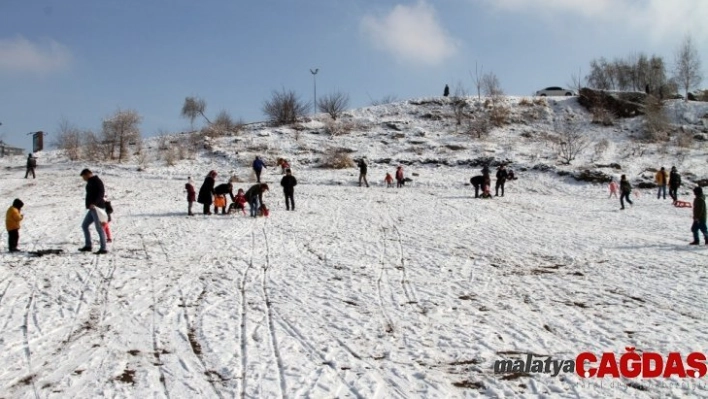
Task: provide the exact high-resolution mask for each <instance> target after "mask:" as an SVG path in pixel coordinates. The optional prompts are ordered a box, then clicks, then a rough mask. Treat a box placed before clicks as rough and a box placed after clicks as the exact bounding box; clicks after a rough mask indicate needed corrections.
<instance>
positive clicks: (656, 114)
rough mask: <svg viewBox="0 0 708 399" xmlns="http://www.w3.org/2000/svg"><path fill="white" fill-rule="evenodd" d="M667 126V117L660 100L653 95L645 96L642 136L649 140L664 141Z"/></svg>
mask: <svg viewBox="0 0 708 399" xmlns="http://www.w3.org/2000/svg"><path fill="white" fill-rule="evenodd" d="M669 127H670V126H669V118H668V116H667V115H666V112H665V111H664V107H663V105H662V103H661V101H660V100H659V99H658V98H656V97H654V96H647V100H646V103H645V106H644V131H645V137H644V138H645V139H646V140H647V141H650V142H654V141H665V140H666V139H667V138H668V136H667V134H666V132H667V131H668V130H669Z"/></svg>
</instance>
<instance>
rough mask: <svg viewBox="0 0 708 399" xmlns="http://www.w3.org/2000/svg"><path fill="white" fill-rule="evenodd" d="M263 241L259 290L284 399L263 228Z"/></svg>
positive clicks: (268, 251)
mask: <svg viewBox="0 0 708 399" xmlns="http://www.w3.org/2000/svg"><path fill="white" fill-rule="evenodd" d="M263 239H264V242H265V247H266V254H265V255H266V259H265V264H264V265H263V269H262V271H263V273H262V275H261V288H262V289H263V299H264V300H265V304H266V316H267V318H266V319H267V321H268V332H269V334H270V342H271V346H272V348H273V355H274V356H275V362H276V364H277V366H278V379H279V382H280V397H281V398H285V392H287V390H286V386H285V374H284V371H283V370H284V367H283V359H282V357H281V356H280V349H279V348H278V340H277V339H276V337H275V324H274V322H273V307H272V303H271V301H270V296H269V295H268V270H270V246H269V243H268V234H267V233H266V228H265V226H263Z"/></svg>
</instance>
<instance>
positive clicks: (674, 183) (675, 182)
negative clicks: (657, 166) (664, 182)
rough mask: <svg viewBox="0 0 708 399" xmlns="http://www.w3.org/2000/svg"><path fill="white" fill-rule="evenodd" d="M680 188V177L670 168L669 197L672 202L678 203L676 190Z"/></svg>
mask: <svg viewBox="0 0 708 399" xmlns="http://www.w3.org/2000/svg"><path fill="white" fill-rule="evenodd" d="M679 187H681V175H680V174H679V173H678V172H677V171H676V167H675V166H672V167H671V173H670V174H669V195H670V196H671V199H673V200H674V202H676V201H678V189H679Z"/></svg>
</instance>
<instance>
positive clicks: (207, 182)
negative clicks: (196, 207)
mask: <svg viewBox="0 0 708 399" xmlns="http://www.w3.org/2000/svg"><path fill="white" fill-rule="evenodd" d="M216 175H217V174H216V171H214V170H212V171H210V172H209V173H208V174H207V176H206V177H205V178H204V183H202V186H201V187H200V188H199V196H198V197H197V202H199V203H200V204H202V205H203V206H204V209H203V211H202V213H203V214H205V215H211V210H210V209H209V208H211V204H212V202H213V200H212V195H213V194H214V184H215V182H214V179H215V178H216Z"/></svg>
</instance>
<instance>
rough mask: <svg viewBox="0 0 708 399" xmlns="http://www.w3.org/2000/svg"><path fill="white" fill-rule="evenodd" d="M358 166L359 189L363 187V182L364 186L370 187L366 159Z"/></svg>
mask: <svg viewBox="0 0 708 399" xmlns="http://www.w3.org/2000/svg"><path fill="white" fill-rule="evenodd" d="M356 165H357V166H358V167H359V187H361V182H362V180H363V181H364V184H366V187H369V182H368V181H366V171H367V169H368V165H367V164H366V159H364V158H361V159H360V160H359V162H357V164H356Z"/></svg>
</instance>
